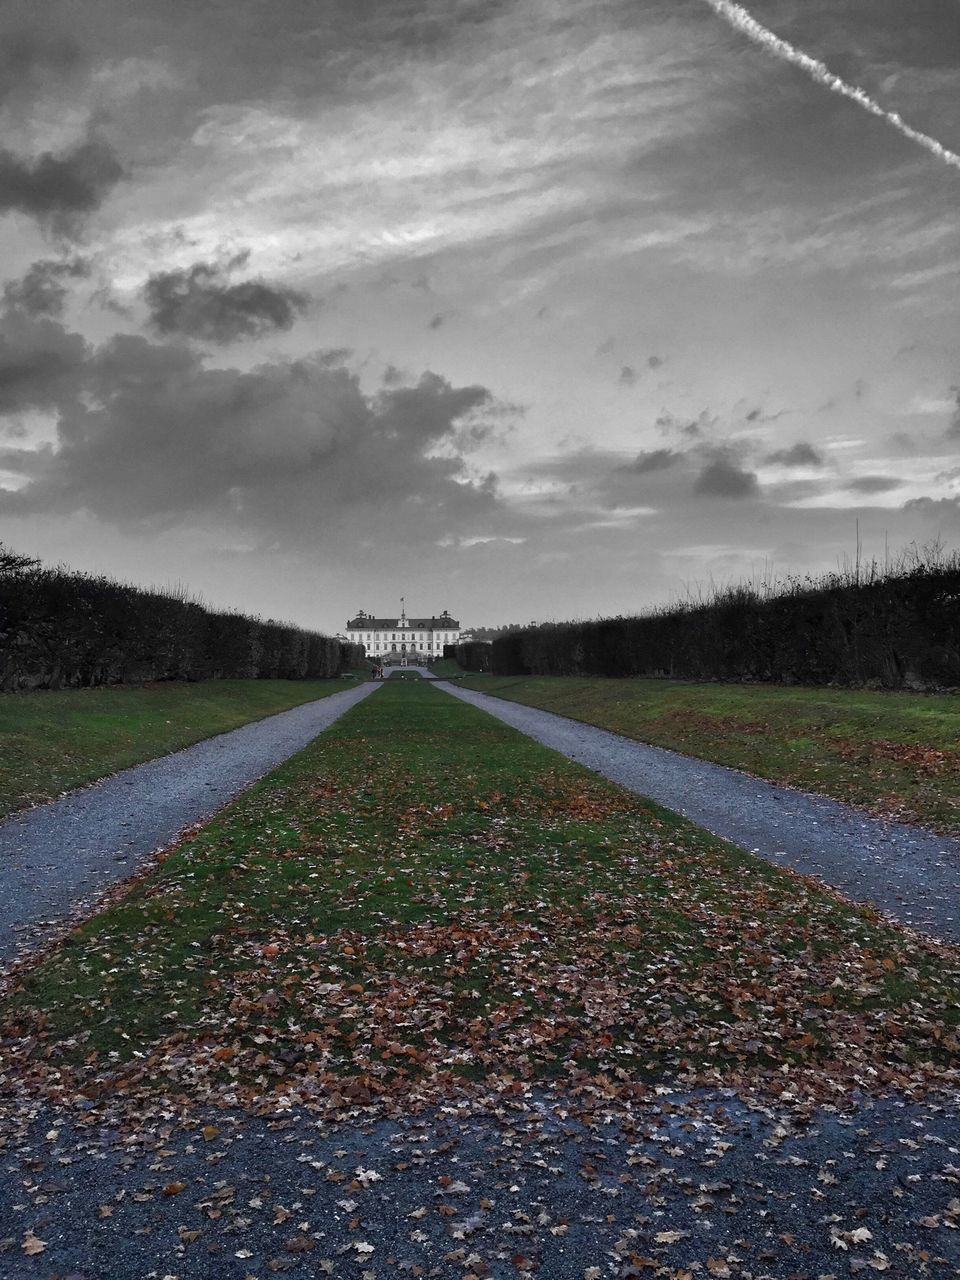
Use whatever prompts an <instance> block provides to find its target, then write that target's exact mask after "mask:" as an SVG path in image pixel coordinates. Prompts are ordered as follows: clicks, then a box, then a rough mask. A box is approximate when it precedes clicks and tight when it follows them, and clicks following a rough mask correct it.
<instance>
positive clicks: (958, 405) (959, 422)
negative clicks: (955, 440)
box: [946, 387, 960, 436]
mask: <svg viewBox="0 0 960 1280" xmlns="http://www.w3.org/2000/svg"><path fill="white" fill-rule="evenodd" d="M950 390H951V391H952V392H953V397H954V400H953V403H954V409H953V414H952V415H951V418H950V425H949V426H948V427H947V432H946V433H947V435H948V436H960V387H951V388H950Z"/></svg>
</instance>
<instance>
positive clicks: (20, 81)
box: [0, 28, 84, 102]
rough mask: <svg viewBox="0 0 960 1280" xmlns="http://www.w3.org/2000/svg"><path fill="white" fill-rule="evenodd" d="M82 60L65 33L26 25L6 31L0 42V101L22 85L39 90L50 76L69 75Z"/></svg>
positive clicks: (78, 50)
mask: <svg viewBox="0 0 960 1280" xmlns="http://www.w3.org/2000/svg"><path fill="white" fill-rule="evenodd" d="M83 62H84V58H83V55H82V53H81V51H80V49H79V47H78V46H77V44H76V43H75V42H74V41H73V40H71V39H69V38H68V37H67V36H51V35H48V34H45V33H43V32H39V31H32V30H30V29H28V28H21V29H20V30H14V31H11V32H8V33H5V34H4V36H3V39H2V41H0V102H3V101H4V100H6V99H7V98H9V97H11V95H13V94H14V93H16V92H18V91H19V90H22V89H24V88H28V89H31V90H32V89H39V88H42V87H43V85H44V82H45V81H46V80H48V79H49V77H50V76H51V75H53V76H56V77H58V78H62V77H64V76H67V75H69V74H70V73H71V72H72V71H75V70H76V69H77V68H78V67H80V66H81V65H82V64H83Z"/></svg>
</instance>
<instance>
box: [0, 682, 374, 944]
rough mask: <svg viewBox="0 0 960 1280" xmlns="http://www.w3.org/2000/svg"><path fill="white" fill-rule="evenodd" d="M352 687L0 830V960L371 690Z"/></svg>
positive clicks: (16, 818)
mask: <svg viewBox="0 0 960 1280" xmlns="http://www.w3.org/2000/svg"><path fill="white" fill-rule="evenodd" d="M377 687H378V686H377V685H375V684H371V683H364V684H358V685H357V686H356V688H353V689H345V690H343V692H341V693H334V694H331V695H330V697H328V698H319V699H318V700H317V701H316V702H307V703H304V704H303V705H302V706H299V707H293V708H292V709H291V710H290V711H281V712H280V713H279V715H275V716H268V717H267V718H266V719H265V720H258V721H256V722H255V723H253V724H247V725H243V726H242V727H241V728H239V729H233V730H231V732H230V733H222V734H218V735H217V736H216V737H215V738H207V739H206V740H205V741H203V742H197V743H195V744H194V745H193V746H192V747H187V748H186V749H185V750H183V751H176V752H174V753H173V754H171V755H168V756H161V757H160V758H159V759H158V760H148V761H147V762H146V763H145V764H140V765H136V766H135V767H134V768H132V769H125V770H124V771H123V772H122V773H117V774H114V775H113V776H112V777H109V778H105V779H103V780H102V781H100V782H97V783H95V784H94V785H93V786H90V787H85V788H83V789H82V790H79V791H73V792H70V793H69V794H68V795H65V796H62V797H61V798H60V799H59V800H52V801H50V802H49V803H47V804H43V805H38V806H37V807H36V808H35V809H28V810H27V811H26V812H24V813H18V814H14V815H12V816H11V817H9V818H7V819H5V820H4V821H3V822H0V877H2V885H3V895H2V897H0V960H10V959H12V958H13V957H14V956H15V954H16V952H17V949H18V946H19V945H20V944H23V943H27V942H31V943H32V942H35V941H36V940H37V937H38V935H39V936H41V937H42V936H43V935H44V932H45V931H46V930H48V929H49V928H52V927H56V925H57V923H58V920H59V918H61V917H62V916H63V915H64V913H66V912H68V911H70V910H71V908H72V907H75V906H76V905H77V904H78V901H88V900H90V899H92V898H96V897H98V896H99V895H100V894H101V893H102V892H103V890H104V889H107V888H108V887H109V886H110V885H111V884H113V883H114V882H115V881H117V880H123V879H125V878H126V877H128V876H130V875H132V874H133V873H134V872H135V871H136V870H137V868H138V866H139V864H140V863H141V862H142V861H143V859H144V858H145V857H146V856H147V855H148V854H150V853H152V852H153V851H154V850H155V849H158V848H162V847H163V846H164V845H167V844H169V843H170V842H171V841H172V840H174V839H176V837H177V836H178V835H179V834H180V833H181V832H182V831H184V830H185V829H186V828H188V827H190V826H193V825H194V824H195V823H198V822H201V821H203V820H204V819H206V818H209V817H210V815H211V814H213V813H214V812H215V811H216V810H217V809H219V808H221V806H223V805H224V804H226V802H227V801H228V800H230V799H231V798H232V797H233V796H235V795H236V794H237V793H238V792H239V791H242V790H243V789H244V788H245V787H248V786H249V785H250V784H251V783H252V782H254V781H256V779H257V778H260V777H262V776H263V774H265V773H268V772H269V771H270V770H271V769H273V768H275V767H276V766H277V765H278V764H280V763H281V762H282V761H283V760H286V759H287V758H288V757H289V756H292V755H293V754H294V752H296V751H299V750H301V748H303V747H305V746H306V745H307V743H308V742H310V741H311V740H312V739H313V738H315V737H316V736H317V734H318V733H320V732H322V730H324V729H326V728H328V727H329V726H330V725H331V724H332V723H333V721H334V720H336V719H337V718H338V717H339V716H341V715H343V713H344V712H345V711H347V710H348V709H349V708H350V707H352V706H354V704H355V703H357V702H359V701H360V700H361V699H362V698H365V697H367V696H368V695H369V694H371V693H373V692H374V690H375V689H377Z"/></svg>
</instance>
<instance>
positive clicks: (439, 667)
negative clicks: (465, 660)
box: [430, 658, 464, 680]
mask: <svg viewBox="0 0 960 1280" xmlns="http://www.w3.org/2000/svg"><path fill="white" fill-rule="evenodd" d="M430 674H431V675H434V676H437V677H438V678H439V679H441V680H450V679H452V678H453V677H455V676H462V675H463V674H464V672H463V667H461V666H460V664H459V662H457V660H456V659H455V658H437V659H436V661H434V662H432V663H431V664H430Z"/></svg>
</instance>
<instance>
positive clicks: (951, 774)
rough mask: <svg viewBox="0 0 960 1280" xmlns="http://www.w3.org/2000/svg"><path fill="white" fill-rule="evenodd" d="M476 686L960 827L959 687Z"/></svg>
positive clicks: (492, 679)
mask: <svg viewBox="0 0 960 1280" xmlns="http://www.w3.org/2000/svg"><path fill="white" fill-rule="evenodd" d="M464 685H465V687H467V688H471V689H477V690H480V691H482V692H484V693H492V694H496V696H497V697H499V698H508V699H510V700H511V701H514V702H522V703H525V704H526V705H528V706H533V707H542V708H544V709H545V710H547V711H555V712H557V713H558V714H560V715H565V716H571V717H572V718H573V719H575V720H582V721H584V722H585V723H587V724H595V725H600V726H601V727H602V728H604V729H611V730H613V732H614V733H622V734H625V735H626V736H627V737H630V738H636V739H638V740H639V741H641V742H651V743H654V744H655V745H657V746H661V747H669V748H671V749H672V750H674V751H682V752H684V753H685V754H686V755H691V756H698V757H700V758H701V759H704V760H713V761H715V762H716V763H718V764H725V765H730V766H732V767H733V768H736V769H745V770H746V771H747V772H748V773H755V774H758V775H759V776H760V777H763V778H770V779H771V780H773V781H776V782H786V783H789V784H790V785H791V786H795V787H800V788H802V789H803V790H805V791H819V792H823V793H824V794H826V795H830V796H833V797H835V798H836V799H838V800H845V801H847V802H848V803H850V804H856V805H860V806H862V807H863V808H866V809H869V810H871V811H872V812H874V813H879V814H883V815H884V816H887V817H893V818H898V819H901V820H904V821H914V822H922V823H926V824H928V825H929V826H932V827H935V828H936V829H938V830H941V831H944V832H947V833H950V834H960V698H958V697H956V696H951V695H931V694H911V693H874V692H869V691H865V690H858V689H812V688H785V687H782V686H777V685H729V684H692V683H674V682H672V681H666V680H605V679H591V678H579V677H576V678H574V677H570V678H567V677H543V676H539V677H534V676H530V677H526V676H467V677H466V678H465V680H464Z"/></svg>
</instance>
